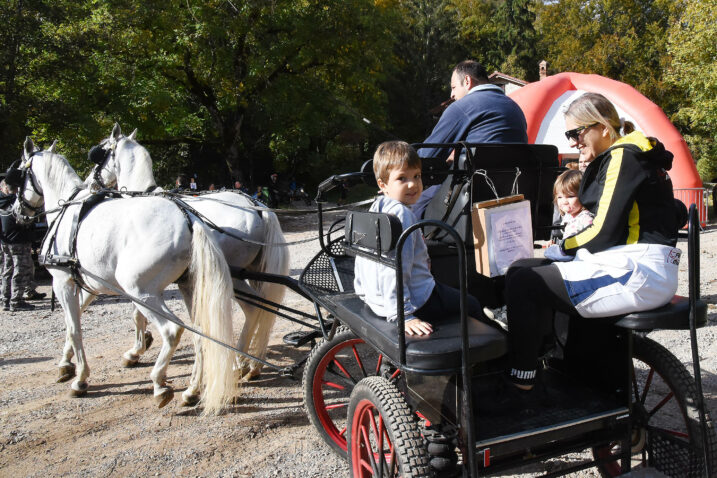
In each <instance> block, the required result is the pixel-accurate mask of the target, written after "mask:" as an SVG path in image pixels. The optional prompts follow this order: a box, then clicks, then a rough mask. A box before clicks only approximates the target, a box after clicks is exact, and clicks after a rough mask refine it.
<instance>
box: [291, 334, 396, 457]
mask: <svg viewBox="0 0 717 478" xmlns="http://www.w3.org/2000/svg"><path fill="white" fill-rule="evenodd" d="M389 369H391V368H390V367H389V366H388V363H387V362H385V361H384V359H383V356H382V355H381V354H379V353H378V352H376V351H375V350H374V349H373V347H371V346H370V345H368V344H366V343H365V342H364V341H363V339H360V338H358V337H356V335H354V334H353V332H351V330H349V329H348V328H346V327H343V326H342V327H339V328H338V329H337V331H336V334H335V335H334V337H333V339H331V340H322V341H320V342H319V343H318V344H317V345H316V347H314V349H313V350H312V351H311V354H310V355H309V358H308V359H307V361H306V366H305V368H304V376H303V388H304V408H305V409H306V413H307V415H308V416H309V420H310V421H311V423H312V424H313V425H314V427H315V428H316V429H317V430H318V431H319V434H320V435H321V438H322V439H323V440H324V441H325V442H326V443H327V444H328V445H329V446H331V448H332V449H333V450H334V451H335V452H336V453H338V454H339V455H340V456H342V457H343V458H346V456H347V441H346V432H347V424H346V412H347V410H348V405H349V398H350V396H351V392H352V391H353V389H354V387H355V386H356V384H357V383H358V382H359V381H360V380H362V379H364V378H366V377H370V376H377V375H380V374H381V372H382V371H385V370H389Z"/></svg>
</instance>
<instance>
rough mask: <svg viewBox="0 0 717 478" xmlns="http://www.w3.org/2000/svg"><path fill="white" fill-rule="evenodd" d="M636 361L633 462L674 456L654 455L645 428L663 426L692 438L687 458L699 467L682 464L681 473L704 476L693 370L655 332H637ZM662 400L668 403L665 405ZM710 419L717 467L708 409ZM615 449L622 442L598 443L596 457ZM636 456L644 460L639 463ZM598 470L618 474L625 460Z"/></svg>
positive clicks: (711, 454)
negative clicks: (645, 334)
mask: <svg viewBox="0 0 717 478" xmlns="http://www.w3.org/2000/svg"><path fill="white" fill-rule="evenodd" d="M633 365H634V371H635V373H634V375H633V392H632V395H633V420H635V421H636V426H635V428H634V432H633V450H632V457H633V459H632V467H633V468H635V467H636V466H637V467H645V466H647V460H650V463H651V466H654V462H653V460H655V459H656V458H662V460H665V459H667V461H668V462H674V460H673V459H672V458H671V457H655V456H649V454H650V451H649V450H650V448H649V446H648V445H649V444H648V443H647V440H648V438H647V437H648V435H647V433H646V430H648V429H653V430H661V431H664V432H667V433H668V434H670V435H671V436H673V437H675V438H679V439H681V440H684V441H686V442H688V443H689V447H690V449H691V450H693V451H694V452H695V453H694V456H696V457H697V458H695V459H694V460H693V462H691V463H689V464H688V465H691V466H687V467H685V468H688V467H692V468H696V469H697V470H698V471H696V472H695V473H696V474H694V475H692V474H690V475H687V474H686V473H687V470H684V469H682V470H680V473H681V475H680V476H683V475H682V474H684V476H702V474H703V473H702V471H701V470H700V463H701V462H702V457H703V455H704V453H703V446H702V432H701V427H700V422H699V411H698V409H697V389H696V386H695V381H694V379H693V378H692V375H691V374H690V373H689V372H688V371H687V369H686V368H685V366H684V365H683V364H682V363H681V362H680V361H679V360H678V359H677V357H675V356H674V355H673V354H672V353H671V352H670V351H668V350H667V349H666V348H665V347H663V346H662V345H660V344H658V343H657V342H655V341H654V340H652V339H650V338H647V337H641V336H637V335H635V336H633ZM645 389H647V390H645ZM663 400H664V403H662V404H661V405H660V403H661V402H662V401H663ZM705 419H706V425H707V427H706V428H707V460H709V462H710V465H711V470H712V472H713V473H714V472H715V470H717V468H715V466H716V465H717V436H716V435H715V430H714V425H713V423H712V420H711V418H710V416H709V413H707V412H706V417H705ZM643 451H644V452H645V453H643ZM613 454H614V455H619V447H617V446H614V445H610V446H605V447H600V448H593V455H594V456H595V457H596V458H607V457H609V456H610V455H613ZM616 458H618V457H617V456H616ZM636 460H637V461H638V462H639V463H636ZM662 460H659V459H658V461H662ZM683 466H684V465H683ZM598 470H599V471H600V474H601V475H602V476H604V477H614V476H618V475H620V462H619V461H612V462H608V463H603V464H601V465H599V466H598ZM658 471H662V472H663V473H664V472H668V475H669V470H659V468H658Z"/></svg>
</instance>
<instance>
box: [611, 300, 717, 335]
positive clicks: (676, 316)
mask: <svg viewBox="0 0 717 478" xmlns="http://www.w3.org/2000/svg"><path fill="white" fill-rule="evenodd" d="M706 323H707V304H706V303H705V302H704V301H702V300H698V301H697V308H696V314H695V325H696V326H697V327H702V326H704V325H705V324H706ZM616 325H617V326H619V327H623V328H626V329H633V330H657V329H665V330H686V329H689V328H690V299H689V298H688V297H682V296H679V295H676V296H674V297H673V298H672V300H671V301H670V303H668V304H667V305H663V306H662V307H658V308H657V309H652V310H645V311H642V312H633V313H632V314H628V315H626V316H624V317H622V318H621V319H620V320H618V321H617V323H616Z"/></svg>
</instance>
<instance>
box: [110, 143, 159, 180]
mask: <svg viewBox="0 0 717 478" xmlns="http://www.w3.org/2000/svg"><path fill="white" fill-rule="evenodd" d="M122 140H124V144H123V145H122V147H123V148H127V150H128V152H129V155H130V157H131V159H130V161H129V162H128V163H126V164H125V165H126V166H128V168H126V169H127V170H129V171H133V172H134V174H135V175H136V174H137V173H139V174H140V175H141V177H138V178H135V179H136V182H135V184H133V185H132V187H133V188H135V189H137V188H141V189H146V188H148V187H150V186H157V181H155V179H154V173H153V171H152V157H151V156H150V154H149V151H147V148H145V147H144V146H142V145H141V144H139V143H138V142H137V141H135V140H134V139H131V138H129V137H128V136H124V137H123V138H122ZM115 161H117V159H115ZM118 164H120V163H118ZM118 180H119V177H118Z"/></svg>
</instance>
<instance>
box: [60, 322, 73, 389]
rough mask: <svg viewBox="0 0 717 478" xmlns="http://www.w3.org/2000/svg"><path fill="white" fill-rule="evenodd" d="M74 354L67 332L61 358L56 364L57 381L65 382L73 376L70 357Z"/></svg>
mask: <svg viewBox="0 0 717 478" xmlns="http://www.w3.org/2000/svg"><path fill="white" fill-rule="evenodd" d="M74 356H75V352H74V350H73V348H72V340H71V339H70V334H69V332H68V333H66V334H65V346H64V347H63V348H62V358H61V359H60V362H59V363H58V364H57V368H58V377H57V383H61V382H67V381H68V380H70V379H71V378H73V377H74V376H75V373H76V372H75V364H74V363H72V357H74Z"/></svg>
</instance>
